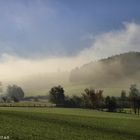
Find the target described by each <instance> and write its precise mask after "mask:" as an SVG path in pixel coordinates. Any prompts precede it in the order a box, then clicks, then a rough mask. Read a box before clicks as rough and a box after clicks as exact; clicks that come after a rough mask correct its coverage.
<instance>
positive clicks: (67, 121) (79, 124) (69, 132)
mask: <svg viewBox="0 0 140 140" xmlns="http://www.w3.org/2000/svg"><path fill="white" fill-rule="evenodd" d="M0 124H1V125H0V135H9V136H10V138H11V139H14V140H17V139H21V140H25V139H26V140H28V139H29V140H32V139H37V140H47V139H56V140H59V139H60V140H62V139H66V140H78V139H80V140H82V139H83V140H112V139H113V140H118V139H119V140H132V139H134V140H139V137H140V117H139V116H135V115H129V114H119V113H107V112H98V111H92V110H83V109H63V108H0Z"/></svg>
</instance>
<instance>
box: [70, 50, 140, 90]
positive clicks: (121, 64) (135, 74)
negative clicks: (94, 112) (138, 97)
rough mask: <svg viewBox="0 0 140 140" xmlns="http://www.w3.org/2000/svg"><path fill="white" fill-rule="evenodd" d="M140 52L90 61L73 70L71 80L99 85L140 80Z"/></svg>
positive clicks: (122, 84) (122, 83)
mask: <svg viewBox="0 0 140 140" xmlns="http://www.w3.org/2000/svg"><path fill="white" fill-rule="evenodd" d="M139 62H140V53H139V52H129V53H124V54H120V55H115V56H111V57H108V58H106V59H101V60H99V61H96V62H90V63H87V64H85V65H83V66H82V67H80V68H75V69H73V70H72V71H71V75H70V81H71V82H74V83H84V84H88V83H92V84H93V85H94V86H97V87H104V86H105V87H117V86H122V87H123V86H124V87H125V86H128V85H130V84H133V83H139V82H140V63H139Z"/></svg>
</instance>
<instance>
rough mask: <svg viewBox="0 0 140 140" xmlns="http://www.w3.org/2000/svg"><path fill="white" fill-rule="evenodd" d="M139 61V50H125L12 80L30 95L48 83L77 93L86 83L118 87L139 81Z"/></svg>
mask: <svg viewBox="0 0 140 140" xmlns="http://www.w3.org/2000/svg"><path fill="white" fill-rule="evenodd" d="M139 62H140V52H129V53H124V54H120V55H114V56H111V57H108V58H105V59H101V60H98V61H94V62H90V63H87V64H84V65H83V66H81V67H79V68H78V67H77V68H75V69H73V70H72V71H70V72H61V71H59V72H56V73H50V74H48V73H46V74H38V75H32V76H29V77H28V78H22V79H21V80H18V81H15V83H17V84H20V85H21V86H22V87H23V88H24V89H25V90H26V91H27V92H28V93H32V94H34V95H35V94H45V93H47V92H48V91H49V89H50V88H51V87H52V86H54V85H59V84H60V85H62V86H64V87H65V89H66V92H68V93H70V92H72V93H71V94H77V93H78V94H79V93H81V91H82V90H83V89H84V88H86V87H94V88H118V87H119V88H120V89H119V90H122V89H124V88H126V87H127V88H129V86H130V85H131V84H134V83H137V84H139V83H140V63H139ZM115 90H116V89H115ZM76 92H77V93H76Z"/></svg>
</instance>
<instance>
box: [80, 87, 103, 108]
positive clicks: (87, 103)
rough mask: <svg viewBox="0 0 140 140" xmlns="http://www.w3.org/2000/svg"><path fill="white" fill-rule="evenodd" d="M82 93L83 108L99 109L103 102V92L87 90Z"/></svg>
mask: <svg viewBox="0 0 140 140" xmlns="http://www.w3.org/2000/svg"><path fill="white" fill-rule="evenodd" d="M84 91H85V93H82V97H83V106H84V107H87V108H99V107H101V105H102V101H103V96H102V93H103V90H94V89H88V88H86V89H85V90H84Z"/></svg>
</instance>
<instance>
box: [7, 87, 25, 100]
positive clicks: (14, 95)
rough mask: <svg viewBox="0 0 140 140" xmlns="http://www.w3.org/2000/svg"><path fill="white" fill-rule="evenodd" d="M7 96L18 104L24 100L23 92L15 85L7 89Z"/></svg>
mask: <svg viewBox="0 0 140 140" xmlns="http://www.w3.org/2000/svg"><path fill="white" fill-rule="evenodd" d="M7 96H8V97H9V98H11V99H12V100H13V101H14V102H19V101H20V100H22V99H23V98H24V91H23V90H22V88H21V87H19V86H17V85H13V86H10V85H9V86H8V87H7Z"/></svg>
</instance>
